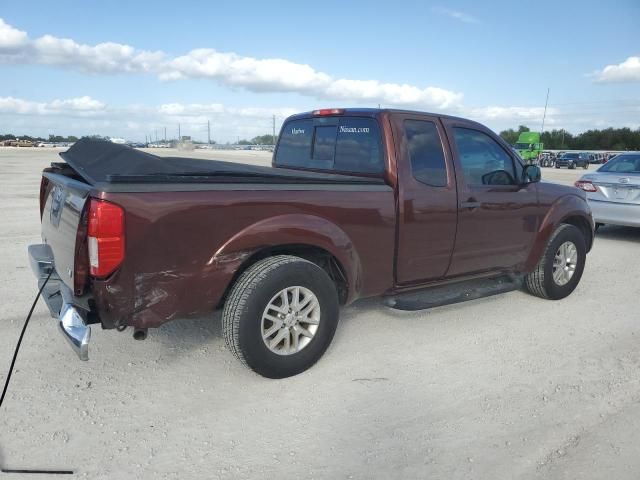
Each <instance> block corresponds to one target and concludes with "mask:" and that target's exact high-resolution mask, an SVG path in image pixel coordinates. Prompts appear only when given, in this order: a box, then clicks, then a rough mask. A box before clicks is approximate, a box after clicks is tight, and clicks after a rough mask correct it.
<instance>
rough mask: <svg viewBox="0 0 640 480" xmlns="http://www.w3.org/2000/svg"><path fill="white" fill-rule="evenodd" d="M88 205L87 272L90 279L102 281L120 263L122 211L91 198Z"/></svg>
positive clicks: (122, 255) (122, 252) (122, 235)
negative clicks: (95, 278) (89, 274)
mask: <svg viewBox="0 0 640 480" xmlns="http://www.w3.org/2000/svg"><path fill="white" fill-rule="evenodd" d="M90 202H91V203H90V204H89V221H88V226H87V241H88V242H87V243H88V247H89V271H90V273H91V275H93V276H94V277H106V276H108V275H110V274H112V273H113V272H114V271H115V270H116V269H117V268H118V267H119V266H120V264H121V263H122V260H124V210H123V209H122V208H121V207H119V206H118V205H116V204H114V203H110V202H107V201H104V200H96V199H95V198H92V199H91V200H90Z"/></svg>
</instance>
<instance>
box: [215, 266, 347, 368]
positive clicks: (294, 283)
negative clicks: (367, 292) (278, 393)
mask: <svg viewBox="0 0 640 480" xmlns="http://www.w3.org/2000/svg"><path fill="white" fill-rule="evenodd" d="M338 317H339V305H338V294H337V291H336V287H335V284H334V283H333V281H332V280H331V278H329V276H328V275H327V273H326V272H325V271H324V270H323V269H322V268H320V267H319V266H317V265H316V264H315V263H311V262H309V261H307V260H304V259H302V258H299V257H294V256H289V255H278V256H274V257H269V258H267V259H265V260H261V261H259V262H257V263H256V264H254V265H252V266H251V267H249V268H248V269H247V270H246V271H245V272H244V273H243V274H242V275H240V277H239V278H238V280H237V281H236V283H235V284H234V285H233V287H232V289H231V292H230V293H229V296H228V298H227V301H226V303H225V306H224V309H223V312H222V320H223V332H224V337H225V340H226V343H227V345H228V346H229V349H230V350H231V351H232V352H233V353H234V355H235V356H236V357H237V358H238V359H239V360H240V361H241V362H242V363H244V364H245V365H246V366H248V367H249V368H251V369H252V370H253V371H255V372H256V373H258V374H260V375H262V376H264V377H268V378H285V377H290V376H292V375H297V374H298V373H301V372H303V371H305V370H307V369H308V368H310V367H311V366H312V365H313V364H314V363H316V362H317V361H318V360H319V359H320V357H322V355H323V354H324V352H325V351H326V349H327V347H328V346H329V344H330V343H331V340H332V339H333V335H334V333H335V331H336V327H337V325H338Z"/></svg>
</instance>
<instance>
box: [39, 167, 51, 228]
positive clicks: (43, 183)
mask: <svg viewBox="0 0 640 480" xmlns="http://www.w3.org/2000/svg"><path fill="white" fill-rule="evenodd" d="M48 186H49V179H47V177H45V176H43V177H42V180H40V218H42V214H43V213H44V204H45V202H46V201H47V187H48Z"/></svg>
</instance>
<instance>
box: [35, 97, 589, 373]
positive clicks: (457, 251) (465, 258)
mask: <svg viewBox="0 0 640 480" xmlns="http://www.w3.org/2000/svg"><path fill="white" fill-rule="evenodd" d="M61 157H62V159H63V160H64V162H60V163H54V164H52V165H51V167H50V168H46V169H45V170H44V173H43V178H42V184H41V189H40V212H41V217H42V240H43V243H42V244H40V245H32V246H31V247H30V248H29V253H30V259H31V264H32V267H33V269H34V271H35V273H36V275H37V276H38V278H39V282H40V286H42V285H43V283H44V282H45V280H46V279H47V277H49V280H48V282H47V284H46V285H45V286H44V290H43V295H44V298H45V300H46V302H47V304H48V306H49V309H50V311H51V314H52V315H53V316H54V317H55V318H58V319H59V324H60V328H61V331H62V333H63V334H64V336H65V337H66V338H67V339H68V340H69V342H70V343H71V345H72V346H73V348H74V349H75V351H76V352H77V353H78V355H79V356H80V358H81V359H83V360H86V359H87V358H88V344H89V339H90V325H91V324H100V325H101V326H102V328H104V329H116V330H120V331H122V330H124V329H126V328H127V327H132V329H133V332H134V337H135V338H137V339H144V338H146V334H147V330H148V328H151V327H158V326H159V325H161V324H163V323H165V322H167V321H169V320H173V319H179V318H186V317H189V316H194V315H203V314H208V313H211V312H213V311H214V310H215V309H218V308H221V309H222V310H223V313H222V322H223V331H224V337H225V340H226V342H227V344H228V346H229V348H230V350H231V351H232V352H233V353H234V354H235V355H236V357H238V359H239V360H241V361H242V362H243V363H244V364H245V365H247V366H248V367H250V368H251V369H253V370H254V371H256V372H257V373H259V374H261V375H264V376H266V377H271V378H281V377H286V376H290V375H295V374H297V373H299V372H302V371H304V370H305V369H307V368H309V367H310V366H311V365H313V364H314V363H315V362H316V361H317V360H318V359H319V358H320V357H321V356H322V354H323V353H324V351H325V350H326V349H327V347H328V345H329V343H330V342H331V340H332V338H333V335H334V332H335V330H336V326H337V324H338V317H339V309H340V306H342V305H347V304H349V303H351V302H353V301H354V300H356V299H359V298H365V297H372V296H382V297H384V303H385V304H386V305H387V306H389V307H393V308H397V309H405V310H415V309H421V308H428V307H431V306H435V305H444V304H448V303H455V302H458V301H462V300H467V299H470V298H477V297H480V296H485V295H491V294H494V293H499V292H502V291H507V290H511V289H514V288H519V287H521V286H524V288H526V289H527V290H528V291H529V292H531V293H532V294H534V295H537V296H539V297H543V298H548V299H552V300H556V299H561V298H563V297H566V296H567V295H569V294H570V293H571V292H572V291H573V290H574V289H575V288H576V285H577V284H578V282H579V281H580V277H581V276H582V272H583V269H584V265H585V259H586V253H587V252H588V251H589V250H590V248H591V245H592V242H593V231H594V224H593V220H592V217H591V212H590V210H589V206H588V205H587V202H586V198H585V193H584V192H582V191H580V190H578V189H577V188H574V187H566V186H561V185H556V184H550V183H544V182H540V169H539V168H538V167H537V166H534V165H527V166H525V165H523V164H522V161H521V159H520V158H519V157H518V156H517V155H516V154H515V153H513V151H512V150H511V148H510V147H509V145H508V144H506V143H505V142H504V141H503V140H502V139H501V138H500V137H498V136H496V135H495V134H494V133H493V132H491V131H490V130H489V129H487V128H486V127H484V126H482V125H480V124H478V123H475V122H472V121H469V120H465V119H462V118H455V117H449V116H443V115H435V114H428V113H419V112H409V111H397V110H379V109H327V110H318V111H314V112H311V113H304V114H300V115H294V116H292V117H290V118H288V119H287V120H286V121H285V123H284V125H283V127H282V131H281V133H280V140H279V142H278V145H277V148H276V150H275V152H274V155H273V165H272V167H266V166H264V167H259V166H250V165H242V164H237V163H231V162H221V161H214V160H197V159H186V158H160V157H156V156H154V155H151V154H148V153H144V152H141V151H138V150H134V149H131V148H128V147H125V146H122V145H115V144H111V143H108V142H101V141H95V140H81V141H79V142H77V143H76V144H75V145H74V146H73V147H71V148H70V149H69V150H68V151H66V152H64V153H62V154H61Z"/></svg>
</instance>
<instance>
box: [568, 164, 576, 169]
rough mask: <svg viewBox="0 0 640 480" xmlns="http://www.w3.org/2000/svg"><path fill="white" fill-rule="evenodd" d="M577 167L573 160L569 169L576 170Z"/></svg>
mask: <svg viewBox="0 0 640 480" xmlns="http://www.w3.org/2000/svg"><path fill="white" fill-rule="evenodd" d="M575 168H576V164H575V163H573V162H571V163H570V164H569V170H574V169H575Z"/></svg>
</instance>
